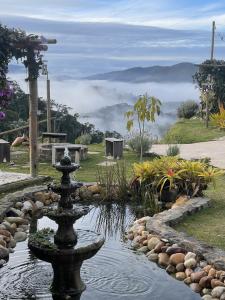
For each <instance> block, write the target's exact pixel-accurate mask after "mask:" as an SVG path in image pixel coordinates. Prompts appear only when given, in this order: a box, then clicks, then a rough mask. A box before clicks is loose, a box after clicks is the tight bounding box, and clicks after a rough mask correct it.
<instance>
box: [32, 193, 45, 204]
mask: <svg viewBox="0 0 225 300" xmlns="http://www.w3.org/2000/svg"><path fill="white" fill-rule="evenodd" d="M34 199H35V200H36V201H41V202H43V203H44V202H45V195H44V193H43V192H36V193H35V194H34Z"/></svg>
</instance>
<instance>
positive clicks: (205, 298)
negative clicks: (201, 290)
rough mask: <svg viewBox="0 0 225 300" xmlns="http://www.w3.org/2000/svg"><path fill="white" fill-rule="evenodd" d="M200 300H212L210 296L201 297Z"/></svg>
mask: <svg viewBox="0 0 225 300" xmlns="http://www.w3.org/2000/svg"><path fill="white" fill-rule="evenodd" d="M202 299H203V300H212V299H213V298H212V296H210V295H204V296H202Z"/></svg>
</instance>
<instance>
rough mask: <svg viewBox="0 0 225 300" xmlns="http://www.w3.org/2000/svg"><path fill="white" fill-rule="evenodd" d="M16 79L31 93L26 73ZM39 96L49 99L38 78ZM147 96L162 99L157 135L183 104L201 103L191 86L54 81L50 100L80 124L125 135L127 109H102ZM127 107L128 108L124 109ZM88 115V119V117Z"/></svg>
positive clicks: (155, 132)
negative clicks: (65, 107) (76, 116)
mask: <svg viewBox="0 0 225 300" xmlns="http://www.w3.org/2000/svg"><path fill="white" fill-rule="evenodd" d="M13 77H14V79H15V80H17V81H18V82H19V84H20V85H21V87H22V88H23V89H24V90H25V92H28V87H27V84H26V83H25V81H24V78H25V76H24V74H14V75H13ZM38 86H39V96H40V97H43V98H46V80H45V78H44V76H41V77H40V79H39V83H38ZM144 93H148V94H149V95H150V96H155V97H157V98H159V99H160V100H161V102H162V115H161V116H160V118H158V120H157V122H156V124H154V126H153V127H154V129H153V132H154V134H161V132H163V131H165V130H166V129H167V128H168V126H170V125H171V124H172V123H174V122H175V121H176V109H177V106H178V105H179V103H180V102H182V101H185V100H187V99H193V100H196V101H198V98H199V92H198V89H196V88H195V86H194V84H192V83H177V84H176V83H154V82H150V83H140V84H136V83H135V84H134V83H124V82H110V81H88V80H64V81H59V80H54V79H53V80H51V97H52V99H54V100H55V101H56V102H58V103H62V104H66V105H68V106H69V107H71V108H72V110H71V113H75V112H78V113H79V114H80V116H81V117H80V121H81V122H90V123H93V124H94V125H95V127H96V129H100V130H116V131H118V132H121V133H122V134H125V133H126V129H125V120H124V112H125V111H124V107H121V110H120V109H119V110H118V107H117V108H115V107H111V108H109V109H107V110H106V112H105V111H104V112H102V111H101V110H100V112H99V109H101V108H103V107H106V106H113V105H115V104H122V103H127V104H129V105H132V104H133V103H134V101H135V99H136V98H137V97H138V96H139V95H142V94H144ZM125 108H126V107H125ZM87 115H88V118H87Z"/></svg>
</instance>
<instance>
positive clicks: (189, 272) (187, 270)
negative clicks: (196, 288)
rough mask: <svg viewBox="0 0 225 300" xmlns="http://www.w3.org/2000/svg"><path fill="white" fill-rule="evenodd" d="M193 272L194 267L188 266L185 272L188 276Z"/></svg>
mask: <svg viewBox="0 0 225 300" xmlns="http://www.w3.org/2000/svg"><path fill="white" fill-rule="evenodd" d="M191 273H193V270H192V269H189V268H187V269H186V270H185V274H186V275H187V277H189V276H191Z"/></svg>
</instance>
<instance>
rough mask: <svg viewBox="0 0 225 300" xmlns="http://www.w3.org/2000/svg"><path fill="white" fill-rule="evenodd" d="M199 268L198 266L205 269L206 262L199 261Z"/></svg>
mask: <svg viewBox="0 0 225 300" xmlns="http://www.w3.org/2000/svg"><path fill="white" fill-rule="evenodd" d="M199 266H200V267H201V268H204V267H206V266H207V261H206V260H201V261H200V262H199Z"/></svg>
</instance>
